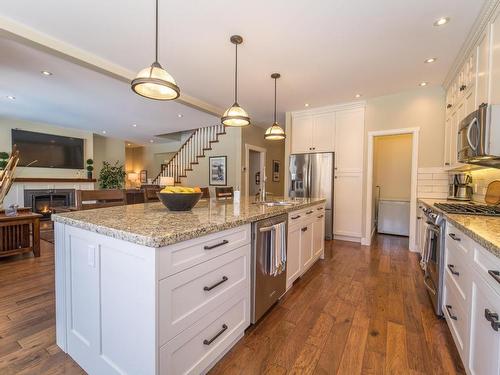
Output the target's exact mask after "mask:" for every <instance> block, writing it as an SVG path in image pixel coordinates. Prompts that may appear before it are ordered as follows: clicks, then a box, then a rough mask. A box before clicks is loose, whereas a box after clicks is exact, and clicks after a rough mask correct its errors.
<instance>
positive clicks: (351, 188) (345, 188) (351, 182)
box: [333, 173, 363, 237]
mask: <svg viewBox="0 0 500 375" xmlns="http://www.w3.org/2000/svg"><path fill="white" fill-rule="evenodd" d="M362 179H363V178H362V175H361V174H354V173H353V174H338V175H337V176H336V177H335V194H334V197H335V206H334V210H335V216H334V220H333V227H334V234H335V235H337V236H349V237H361V219H362V207H361V198H362Z"/></svg>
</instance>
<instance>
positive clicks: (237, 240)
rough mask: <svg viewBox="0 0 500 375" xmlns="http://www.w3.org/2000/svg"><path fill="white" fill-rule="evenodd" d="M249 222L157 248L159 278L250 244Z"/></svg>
mask: <svg viewBox="0 0 500 375" xmlns="http://www.w3.org/2000/svg"><path fill="white" fill-rule="evenodd" d="M250 242H251V229H250V224H247V225H242V226H240V227H236V228H232V229H228V230H225V231H222V232H218V233H213V234H209V235H206V236H203V237H200V238H195V239H192V240H189V241H185V242H181V243H178V244H175V245H170V246H166V247H164V248H161V249H159V270H158V274H159V279H160V280H161V279H164V278H166V277H168V276H169V275H173V274H176V273H178V272H181V271H183V270H185V269H187V268H190V267H193V266H196V265H197V264H200V263H203V262H206V261H208V260H210V259H213V258H215V257H218V256H219V255H222V254H224V253H227V252H228V251H231V250H234V249H237V248H239V247H241V246H243V245H246V244H250Z"/></svg>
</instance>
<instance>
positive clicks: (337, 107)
mask: <svg viewBox="0 0 500 375" xmlns="http://www.w3.org/2000/svg"><path fill="white" fill-rule="evenodd" d="M365 106H366V101H364V100H361V101H355V102H349V103H340V104H335V105H329V106H326V107H317V108H310V109H302V110H300V111H289V112H287V113H290V114H291V115H292V117H296V116H302V115H308V114H311V115H312V114H313V115H319V114H322V113H330V112H335V111H344V110H348V109H358V108H365Z"/></svg>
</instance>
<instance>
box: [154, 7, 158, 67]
mask: <svg viewBox="0 0 500 375" xmlns="http://www.w3.org/2000/svg"><path fill="white" fill-rule="evenodd" d="M155 61H156V62H158V0H156V41H155Z"/></svg>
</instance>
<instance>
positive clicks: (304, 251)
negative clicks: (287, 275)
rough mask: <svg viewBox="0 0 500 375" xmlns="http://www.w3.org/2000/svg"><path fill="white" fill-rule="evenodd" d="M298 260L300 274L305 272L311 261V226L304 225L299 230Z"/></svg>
mask: <svg viewBox="0 0 500 375" xmlns="http://www.w3.org/2000/svg"><path fill="white" fill-rule="evenodd" d="M300 258H301V264H302V272H304V271H305V270H307V269H308V268H309V267H310V266H311V264H312V261H313V252H312V225H311V224H309V225H304V226H302V227H301V228H300Z"/></svg>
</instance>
